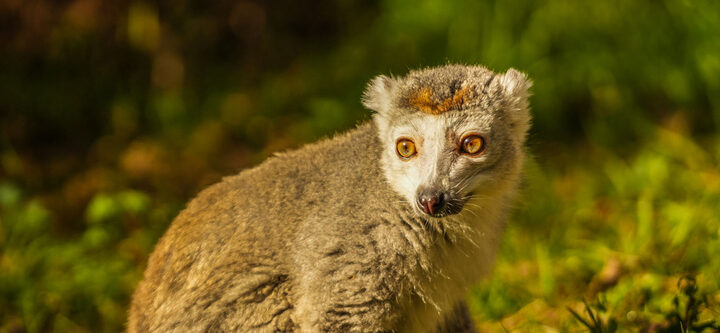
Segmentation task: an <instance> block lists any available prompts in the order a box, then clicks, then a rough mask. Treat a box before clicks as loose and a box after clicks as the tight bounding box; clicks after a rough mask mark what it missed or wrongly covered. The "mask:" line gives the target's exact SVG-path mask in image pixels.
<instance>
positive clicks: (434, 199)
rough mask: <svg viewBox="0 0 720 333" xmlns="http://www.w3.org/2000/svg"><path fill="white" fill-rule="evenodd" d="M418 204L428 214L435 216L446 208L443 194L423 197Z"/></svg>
mask: <svg viewBox="0 0 720 333" xmlns="http://www.w3.org/2000/svg"><path fill="white" fill-rule="evenodd" d="M418 204H419V205H420V207H421V208H422V210H423V211H424V212H425V213H426V214H429V215H435V214H437V213H438V212H439V211H440V210H441V209H443V207H444V206H445V196H444V195H443V194H442V193H438V194H425V195H421V196H420V197H419V198H418Z"/></svg>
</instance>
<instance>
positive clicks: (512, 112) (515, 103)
mask: <svg viewBox="0 0 720 333" xmlns="http://www.w3.org/2000/svg"><path fill="white" fill-rule="evenodd" d="M499 84H500V87H501V89H502V91H503V95H504V98H505V103H506V104H505V108H504V109H505V112H506V115H507V117H508V119H509V120H510V125H511V126H512V128H513V129H514V130H515V131H516V134H517V135H519V136H520V138H522V140H523V141H524V140H525V135H526V133H527V131H528V129H529V128H530V110H529V109H528V105H529V100H528V99H529V98H530V94H531V93H530V87H532V81H531V80H530V79H528V77H527V75H525V74H524V73H521V72H518V71H517V70H515V69H514V68H510V69H508V71H507V72H505V74H501V77H500V79H499Z"/></svg>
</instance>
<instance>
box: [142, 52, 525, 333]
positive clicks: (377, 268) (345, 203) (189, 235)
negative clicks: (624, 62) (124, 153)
mask: <svg viewBox="0 0 720 333" xmlns="http://www.w3.org/2000/svg"><path fill="white" fill-rule="evenodd" d="M530 86H531V82H530V80H529V79H528V78H527V77H526V76H525V75H524V74H522V73H520V72H518V71H516V70H514V69H510V70H508V71H507V72H505V73H493V72H492V71H490V70H488V69H486V68H484V67H481V66H463V65H446V66H441V67H436V68H427V69H421V70H416V71H411V72H410V73H409V74H407V75H406V76H404V77H387V76H382V75H381V76H378V77H376V78H375V79H373V80H372V81H371V82H370V83H369V85H368V87H367V90H366V91H365V94H364V98H363V104H364V105H365V106H366V107H367V108H368V109H371V110H373V111H374V114H373V117H372V121H368V122H366V123H363V124H360V125H358V126H357V127H356V128H355V129H352V130H350V131H348V132H346V133H343V134H339V135H336V136H334V137H333V138H330V139H325V140H321V141H319V142H317V143H313V144H308V145H306V146H304V147H302V148H300V149H298V150H295V151H289V152H284V153H280V154H277V155H275V156H273V157H271V158H269V159H267V160H266V161H265V162H263V163H262V164H260V165H259V166H257V167H254V168H252V169H248V170H245V171H242V172H240V173H239V174H238V175H235V176H231V177H227V178H225V179H223V180H222V181H221V182H220V183H218V184H215V185H213V186H211V187H209V188H207V189H205V190H204V191H202V192H201V193H200V194H199V195H198V196H197V197H196V198H195V199H193V200H192V201H190V203H189V204H188V206H187V208H186V209H185V210H183V211H182V212H181V213H180V214H179V215H178V216H177V218H176V219H175V220H174V222H173V223H172V225H171V226H170V228H169V230H168V231H167V232H166V233H165V235H164V236H163V237H162V238H161V239H160V241H159V243H158V244H157V247H156V248H155V251H154V252H153V254H152V255H151V256H150V260H149V263H148V267H147V270H146V271H145V276H144V280H143V281H142V282H141V283H140V285H139V286H138V288H137V291H136V292H135V294H134V297H133V300H132V306H131V309H130V317H129V323H128V330H129V332H228V331H232V332H253V331H258V332H277V331H281V332H472V331H474V327H473V324H472V321H471V319H470V316H469V313H468V310H467V306H466V305H465V302H464V296H465V294H466V292H467V290H468V287H469V286H470V285H471V284H472V283H473V282H474V281H476V280H477V279H478V278H480V277H482V276H483V275H485V274H487V273H488V272H489V271H490V270H491V268H492V265H493V261H494V257H495V252H496V250H497V247H498V242H499V239H500V236H501V233H502V230H503V227H504V224H505V222H506V219H507V215H508V208H509V207H510V206H511V203H512V199H513V196H514V194H515V192H516V188H517V187H518V183H519V179H520V173H521V168H522V164H523V158H524V143H525V136H526V132H527V131H528V127H529V122H530V115H529V110H528V96H529V92H528V89H529V88H530Z"/></svg>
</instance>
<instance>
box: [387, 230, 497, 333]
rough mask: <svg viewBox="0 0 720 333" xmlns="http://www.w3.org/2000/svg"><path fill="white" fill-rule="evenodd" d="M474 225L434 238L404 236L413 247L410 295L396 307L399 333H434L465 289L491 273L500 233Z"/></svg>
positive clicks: (415, 235)
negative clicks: (398, 316)
mask: <svg viewBox="0 0 720 333" xmlns="http://www.w3.org/2000/svg"><path fill="white" fill-rule="evenodd" d="M462 222H465V221H462ZM472 222H475V223H466V224H462V227H457V228H454V229H453V228H448V230H446V232H447V233H446V234H439V235H434V236H433V237H432V238H431V237H429V236H428V237H425V239H423V237H422V234H421V235H418V234H414V233H405V234H403V237H404V238H405V239H407V242H408V243H409V244H413V245H414V247H413V251H412V254H411V255H409V256H408V257H409V260H408V262H410V263H411V266H412V267H411V268H410V269H409V274H408V277H407V279H408V282H409V283H408V284H407V288H408V290H407V292H406V293H404V295H405V296H404V297H401V301H400V302H401V304H399V305H400V308H401V309H402V312H403V314H402V315H401V318H402V319H401V322H400V325H399V329H400V332H424V331H433V330H434V328H435V327H437V325H438V324H440V323H441V322H442V321H443V319H444V318H445V316H446V315H447V314H449V313H451V311H452V309H453V308H454V307H455V306H456V305H457V303H458V302H461V301H463V300H464V298H465V295H466V293H467V291H468V289H469V287H470V286H471V285H472V284H473V283H475V282H477V281H478V280H479V279H480V278H482V277H483V276H485V275H487V274H488V273H489V272H490V271H491V269H492V266H493V262H494V258H495V252H496V249H497V243H498V238H499V234H500V231H501V230H500V229H501V228H500V226H499V225H498V224H497V223H492V222H495V221H490V220H488V221H480V222H485V223H477V222H478V221H472ZM456 223H457V222H456ZM458 225H459V224H458ZM413 234H414V235H413ZM413 256H414V257H413Z"/></svg>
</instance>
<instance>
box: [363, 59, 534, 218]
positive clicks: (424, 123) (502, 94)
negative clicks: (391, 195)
mask: <svg viewBox="0 0 720 333" xmlns="http://www.w3.org/2000/svg"><path fill="white" fill-rule="evenodd" d="M529 86H530V82H529V81H528V80H527V79H526V78H525V76H524V75H523V74H520V73H519V72H516V71H514V70H510V71H508V72H507V73H505V74H495V73H493V72H491V71H489V70H487V69H485V68H482V67H466V66H446V67H440V68H435V69H428V70H424V71H419V72H413V73H410V74H409V75H408V76H407V77H404V78H400V79H391V78H387V77H382V76H381V77H378V78H376V79H375V80H374V81H373V82H371V84H370V86H369V88H368V90H367V91H366V94H365V101H364V102H365V105H366V106H367V107H369V108H371V109H373V110H375V111H377V113H376V114H375V122H376V124H377V125H378V131H379V133H378V136H379V138H380V141H381V142H382V144H383V155H382V160H381V164H382V168H383V170H384V173H385V176H386V178H387V181H388V183H389V184H390V185H391V186H392V187H393V189H395V191H396V192H398V194H400V195H401V196H402V197H404V198H405V199H406V200H407V202H408V203H409V204H410V205H411V206H412V207H413V208H414V209H415V210H416V211H417V212H418V214H423V215H429V216H433V217H445V216H449V215H453V214H457V213H460V212H461V211H463V209H465V206H466V204H467V203H468V202H469V201H471V200H472V199H473V198H481V197H483V196H489V195H490V194H491V193H492V192H494V191H496V190H499V189H501V188H502V187H503V186H505V185H506V184H508V183H512V182H513V181H514V179H509V178H510V177H515V176H516V175H517V173H518V170H519V168H520V165H521V162H522V161H521V158H522V154H520V149H522V145H523V144H524V141H525V133H526V131H527V128H528V126H529V124H528V123H529V114H528V111H527V96H528V93H527V89H528V88H529Z"/></svg>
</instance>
